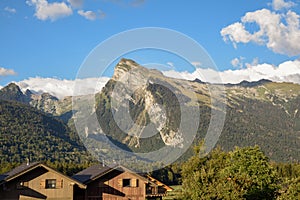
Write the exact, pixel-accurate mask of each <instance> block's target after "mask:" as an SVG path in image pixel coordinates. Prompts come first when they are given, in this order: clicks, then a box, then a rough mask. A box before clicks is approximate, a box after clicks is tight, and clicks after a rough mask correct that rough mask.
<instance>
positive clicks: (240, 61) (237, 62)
mask: <svg viewBox="0 0 300 200" xmlns="http://www.w3.org/2000/svg"><path fill="white" fill-rule="evenodd" d="M244 59H245V58H244V57H239V58H234V59H232V60H231V61H230V63H231V65H232V66H233V67H239V68H242V67H243V65H244V62H243V60H244Z"/></svg>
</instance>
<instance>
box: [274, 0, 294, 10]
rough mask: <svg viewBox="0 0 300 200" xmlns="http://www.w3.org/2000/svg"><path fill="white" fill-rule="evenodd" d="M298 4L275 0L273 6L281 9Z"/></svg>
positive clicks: (275, 8)
mask: <svg viewBox="0 0 300 200" xmlns="http://www.w3.org/2000/svg"><path fill="white" fill-rule="evenodd" d="M295 5H296V4H295V3H294V2H291V1H287V2H285V1H284V0H273V2H272V7H273V9H274V10H281V9H284V8H291V7H293V6H295Z"/></svg>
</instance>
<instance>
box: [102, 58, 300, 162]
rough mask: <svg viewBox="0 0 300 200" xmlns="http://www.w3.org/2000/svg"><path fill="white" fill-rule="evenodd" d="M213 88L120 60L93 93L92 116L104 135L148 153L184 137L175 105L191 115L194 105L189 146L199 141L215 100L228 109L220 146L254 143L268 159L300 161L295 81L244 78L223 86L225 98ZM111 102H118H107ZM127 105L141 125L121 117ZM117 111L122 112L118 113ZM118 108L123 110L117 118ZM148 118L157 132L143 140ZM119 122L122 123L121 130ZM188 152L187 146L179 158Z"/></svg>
mask: <svg viewBox="0 0 300 200" xmlns="http://www.w3.org/2000/svg"><path fill="white" fill-rule="evenodd" d="M130 78H131V79H130ZM145 80H147V81H145ZM126 85H129V87H127V86H126ZM213 87H214V85H210V84H209V83H203V82H202V81H200V80H195V81H187V80H179V79H173V78H168V77H165V76H163V75H162V73H160V72H158V71H156V70H149V69H146V68H144V67H142V66H140V65H138V64H137V63H135V62H134V61H132V60H126V59H123V60H121V61H120V62H119V63H118V65H117V66H116V68H115V72H114V75H113V77H112V79H111V80H110V81H109V82H108V83H107V84H106V85H105V87H104V88H103V89H102V92H101V93H100V94H98V99H99V101H98V106H97V109H96V114H97V117H98V120H99V123H100V126H101V128H102V131H103V132H104V133H105V134H106V135H108V136H110V137H111V138H112V139H113V140H116V141H118V142H120V143H122V144H125V145H126V147H128V148H129V149H130V150H131V151H134V152H148V151H154V150H157V149H160V148H162V147H164V146H165V145H167V146H170V145H177V144H180V143H181V142H182V140H184V139H186V138H185V137H186V135H188V134H186V133H184V135H183V133H180V131H179V127H178V124H180V108H179V107H184V110H186V111H187V112H189V111H190V112H191V113H193V112H194V111H195V110H196V107H198V108H199V112H200V116H201V118H200V121H199V126H198V129H197V135H196V139H195V141H194V144H196V143H197V142H199V140H201V139H203V138H204V136H205V134H206V132H207V130H208V128H209V127H208V125H209V122H210V118H211V114H212V111H213V110H214V111H215V112H219V113H220V114H221V112H223V111H217V109H218V108H215V107H213V104H212V101H220V102H219V103H224V104H226V107H227V109H226V119H225V124H224V128H223V131H222V133H221V136H220V138H219V140H218V143H217V145H220V146H221V147H222V148H223V149H225V150H232V149H233V148H234V147H235V146H250V145H251V146H252V145H259V146H260V147H261V148H262V150H263V151H265V153H266V154H267V155H268V156H269V157H270V158H271V159H273V160H276V161H285V162H287V161H300V152H299V151H300V112H299V111H298V109H299V107H300V85H297V84H292V83H275V82H271V81H269V80H261V81H258V82H246V81H243V82H241V83H240V84H235V85H225V91H226V93H227V98H226V99H227V101H224V99H215V98H214V97H212V96H211V92H210V91H209V89H211V88H213ZM174 94H176V97H175V96H174ZM195 94H196V95H195ZM96 99H97V98H96ZM178 99H179V100H178ZM178 101H180V102H181V104H180V103H179V102H178ZM115 102H119V104H118V105H117V106H111V105H114V104H115ZM126 104H129V113H130V116H131V118H132V120H133V121H134V122H135V123H136V124H138V125H140V126H138V127H137V126H130V125H128V124H130V123H132V122H130V120H129V121H128V116H126V112H127V111H126V109H128V108H126ZM179 104H180V106H179ZM122 110H123V111H124V112H120V111H122ZM117 112H119V113H123V114H124V113H125V114H124V115H120V116H119V117H117V118H116V116H115V113H117ZM157 113H160V114H157ZM181 114H182V113H181ZM195 116H196V115H195ZM150 119H151V120H150ZM116 120H119V121H118V122H116ZM181 120H182V119H181ZM189 120H191V119H189ZM150 121H151V122H152V123H153V124H154V129H153V130H154V131H156V133H157V134H154V135H153V136H151V137H146V138H145V137H143V135H145V134H147V133H145V130H144V129H143V127H145V126H146V125H148V124H149V123H150ZM122 124H123V125H124V124H125V126H124V127H121V128H120V125H122ZM126 125H128V126H129V127H128V126H126ZM191 129H192V128H191ZM124 130H125V131H124ZM186 131H189V130H186ZM191 131H192V130H191ZM100 134H103V133H100ZM182 136H185V137H182ZM190 154H191V149H189V150H188V151H187V152H186V154H185V155H184V156H189V155H190Z"/></svg>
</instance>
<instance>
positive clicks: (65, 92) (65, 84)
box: [16, 77, 109, 99]
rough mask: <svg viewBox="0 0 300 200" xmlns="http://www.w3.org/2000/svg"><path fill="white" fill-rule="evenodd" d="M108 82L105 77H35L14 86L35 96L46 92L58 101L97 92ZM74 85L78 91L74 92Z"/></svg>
mask: <svg viewBox="0 0 300 200" xmlns="http://www.w3.org/2000/svg"><path fill="white" fill-rule="evenodd" d="M108 80H109V78H106V77H100V78H86V79H77V80H66V79H64V80H60V79H56V78H40V77H36V78H29V79H25V80H23V81H20V82H17V83H16V84H17V85H19V86H20V88H21V89H22V91H26V90H27V89H29V90H31V91H33V92H35V93H37V94H42V93H46V92H47V93H49V94H51V95H53V96H56V97H57V98H59V99H62V98H64V97H66V96H78V95H87V94H94V93H95V92H99V91H101V89H102V87H103V86H104V85H105V84H106V83H107V81H108ZM75 84H76V88H80V90H77V89H76V91H74V90H75V89H74V88H75ZM78 86H80V87H78Z"/></svg>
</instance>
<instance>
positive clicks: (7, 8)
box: [4, 6, 17, 14]
mask: <svg viewBox="0 0 300 200" xmlns="http://www.w3.org/2000/svg"><path fill="white" fill-rule="evenodd" d="M4 10H5V11H7V12H9V13H12V14H15V13H17V10H16V9H15V8H10V7H8V6H6V7H5V8H4Z"/></svg>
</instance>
